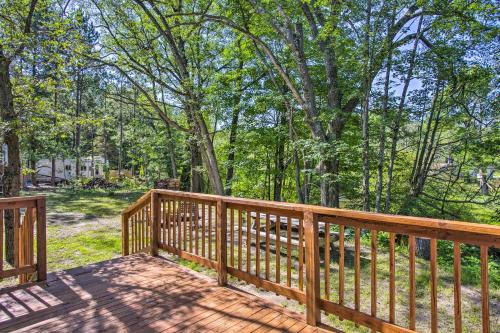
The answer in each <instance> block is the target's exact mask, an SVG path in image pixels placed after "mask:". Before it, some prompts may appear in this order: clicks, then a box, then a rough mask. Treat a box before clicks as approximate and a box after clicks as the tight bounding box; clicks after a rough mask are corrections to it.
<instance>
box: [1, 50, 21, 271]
mask: <svg viewBox="0 0 500 333" xmlns="http://www.w3.org/2000/svg"><path fill="white" fill-rule="evenodd" d="M0 114H1V117H2V121H3V122H4V123H5V124H6V125H7V126H6V128H5V129H4V131H3V143H4V144H5V145H7V159H8V163H7V164H6V165H5V166H4V173H3V177H2V179H1V182H2V185H3V196H4V197H17V196H19V192H20V190H21V158H20V154H19V137H18V133H19V130H20V128H19V117H18V114H17V113H16V112H15V110H14V99H13V95H12V83H11V80H10V60H9V59H7V58H5V57H4V55H3V53H2V51H1V49H0ZM4 223H5V250H6V260H7V262H8V263H9V264H11V265H12V264H13V263H14V215H13V211H12V210H6V211H5V212H4Z"/></svg>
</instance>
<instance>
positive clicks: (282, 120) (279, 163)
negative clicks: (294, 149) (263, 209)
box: [273, 111, 286, 201]
mask: <svg viewBox="0 0 500 333" xmlns="http://www.w3.org/2000/svg"><path fill="white" fill-rule="evenodd" d="M278 112H279V114H278V126H277V127H276V128H275V130H277V132H278V137H277V138H276V139H277V141H276V153H275V155H274V192H273V200H274V201H281V200H282V198H281V194H282V190H283V178H284V174H285V138H284V137H283V136H282V135H281V128H282V127H284V126H285V125H286V114H285V113H284V112H280V111H278Z"/></svg>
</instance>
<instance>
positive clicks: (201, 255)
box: [122, 190, 500, 332]
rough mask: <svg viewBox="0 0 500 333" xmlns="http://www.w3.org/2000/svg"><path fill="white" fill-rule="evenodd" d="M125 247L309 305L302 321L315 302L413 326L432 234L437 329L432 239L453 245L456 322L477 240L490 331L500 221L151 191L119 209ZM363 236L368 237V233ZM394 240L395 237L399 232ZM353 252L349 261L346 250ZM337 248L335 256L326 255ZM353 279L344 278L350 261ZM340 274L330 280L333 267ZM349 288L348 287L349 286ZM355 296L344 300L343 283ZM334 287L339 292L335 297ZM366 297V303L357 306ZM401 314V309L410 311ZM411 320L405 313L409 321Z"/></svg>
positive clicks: (316, 316) (317, 307) (315, 313)
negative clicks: (400, 286) (365, 257)
mask: <svg viewBox="0 0 500 333" xmlns="http://www.w3.org/2000/svg"><path fill="white" fill-rule="evenodd" d="M122 223H123V254H124V255H128V254H129V253H135V252H139V251H147V252H150V253H151V254H152V255H157V254H158V249H163V250H166V251H168V252H170V253H173V254H176V255H178V256H179V257H181V258H184V259H187V260H191V261H193V262H196V263H198V264H201V265H203V266H206V267H210V268H213V269H216V270H217V272H218V280H219V283H220V284H221V285H225V284H226V283H227V275H228V274H229V275H232V276H234V277H236V278H238V279H240V280H244V281H246V282H247V283H250V284H254V285H255V286H257V287H259V288H263V289H265V290H268V291H271V292H274V293H277V294H280V295H283V296H285V297H287V298H289V299H293V300H296V301H298V302H300V303H302V304H305V305H306V317H307V322H308V323H309V324H312V325H318V324H319V323H320V320H321V310H323V311H325V312H326V313H328V314H334V315H336V316H338V317H340V318H341V319H345V320H349V321H352V322H354V323H355V324H356V325H362V326H366V327H368V328H371V329H372V330H373V331H379V332H415V331H416V329H417V327H416V324H417V322H416V318H417V304H416V298H417V296H416V295H417V291H416V278H417V272H416V269H417V267H416V261H417V260H416V250H415V249H416V241H417V240H418V241H422V240H425V241H429V242H430V261H429V266H430V282H429V284H430V295H429V298H430V313H431V315H430V324H429V328H430V331H432V332H437V328H438V299H437V295H438V293H437V289H438V276H437V272H438V270H437V269H438V267H437V266H438V265H437V240H447V241H451V242H453V246H454V305H455V308H454V327H455V331H456V332H461V330H462V311H461V304H462V301H461V279H460V272H461V267H460V262H461V253H460V244H461V243H465V244H470V245H477V246H479V247H480V267H481V298H482V302H481V311H482V323H481V325H482V331H483V332H489V330H490V315H489V291H488V249H489V248H490V247H495V248H500V227H497V226H489V225H482V224H472V223H464V222H455V221H444V220H435V219H427V218H417V217H407V216H395V215H386V214H374V213H365V212H357V211H350V210H342V209H333V208H325V207H319V206H310V205H300V204H289V203H281V202H269V201H261V200H249V199H238V198H232V197H222V196H214V195H205V194H198V193H186V192H177V191H166V190H151V191H150V192H148V193H146V194H145V195H144V196H143V197H142V198H141V199H139V200H138V201H137V202H136V203H135V204H134V205H133V206H131V207H130V208H128V209H127V210H125V211H124V212H123V216H122ZM379 233H383V234H385V235H387V237H388V243H389V244H388V251H389V261H388V266H389V267H387V270H388V271H389V273H388V280H389V281H388V283H387V289H388V293H387V298H388V300H387V302H388V308H389V309H388V313H387V314H384V315H381V314H380V313H379V312H378V311H377V301H378V300H379V298H380V297H379V296H378V294H377V293H378V291H379V290H380V285H379V284H377V281H380V277H378V276H377V272H378V270H379V268H380V267H378V266H377V253H378V252H379V250H378V236H379ZM362 235H368V236H369V239H370V247H369V248H370V276H369V278H368V279H367V280H368V281H369V284H368V285H369V286H370V288H369V289H370V290H369V293H370V300H369V301H367V300H365V299H361V290H362V287H363V286H365V285H367V284H362V282H361V281H362V276H361V275H362V274H361V273H362V272H361V259H362V247H361V240H362V238H363V237H362ZM364 239H366V237H364ZM397 240H398V241H397ZM401 244H403V245H404V244H407V259H405V262H407V265H408V266H409V267H408V272H409V273H408V283H409V288H408V295H407V296H406V297H407V300H408V302H407V304H408V312H407V316H406V315H405V316H404V317H405V318H397V317H396V304H397V303H401V302H398V300H397V298H396V252H397V251H396V248H397V247H398V248H401V246H402V245H401ZM347 253H349V256H350V257H352V260H347V259H346V256H347ZM332 254H333V255H332ZM347 262H349V264H352V269H351V268H349V273H352V274H353V275H354V278H353V286H352V288H351V285H349V286H347V282H346V275H347V273H348V272H347V271H348V270H347V267H346V263H347ZM333 274H336V277H337V279H336V280H335V284H333V283H332V275H333ZM346 287H349V288H346ZM347 289H349V291H351V290H352V294H353V297H352V298H353V301H352V302H351V301H349V302H348V301H347V296H346V290H347ZM333 296H335V297H333ZM366 304H369V305H370V306H369V307H368V308H369V311H363V309H362V307H363V308H365V309H366V308H367V306H366ZM406 317H407V318H406ZM406 319H407V320H406Z"/></svg>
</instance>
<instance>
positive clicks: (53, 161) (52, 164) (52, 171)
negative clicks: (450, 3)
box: [50, 157, 56, 186]
mask: <svg viewBox="0 0 500 333" xmlns="http://www.w3.org/2000/svg"><path fill="white" fill-rule="evenodd" d="M50 185H51V186H56V158H55V157H52V158H51V159H50Z"/></svg>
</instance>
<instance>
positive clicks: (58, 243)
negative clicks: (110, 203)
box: [47, 226, 121, 272]
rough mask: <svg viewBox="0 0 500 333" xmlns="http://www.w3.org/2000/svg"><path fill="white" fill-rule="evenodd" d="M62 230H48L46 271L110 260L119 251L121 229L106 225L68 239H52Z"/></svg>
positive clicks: (54, 228)
mask: <svg viewBox="0 0 500 333" xmlns="http://www.w3.org/2000/svg"><path fill="white" fill-rule="evenodd" d="M61 228H63V227H59V226H57V227H49V228H48V237H47V268H48V270H49V271H51V272H53V271H58V270H62V269H68V268H73V267H78V266H83V265H88V264H91V263H95V262H99V261H104V260H109V259H111V258H114V257H117V256H119V255H120V252H121V236H120V229H119V227H118V226H117V228H111V227H109V226H105V227H102V228H98V229H95V230H90V231H84V230H82V232H81V233H77V234H73V235H69V236H67V237H62V238H59V237H52V235H53V234H59V232H60V229H61Z"/></svg>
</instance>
